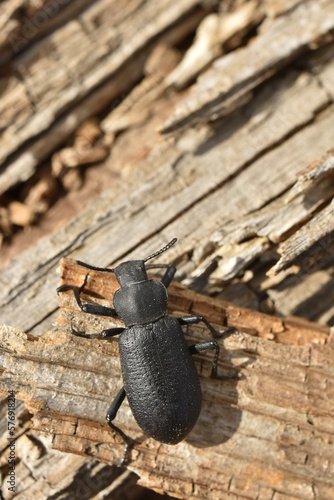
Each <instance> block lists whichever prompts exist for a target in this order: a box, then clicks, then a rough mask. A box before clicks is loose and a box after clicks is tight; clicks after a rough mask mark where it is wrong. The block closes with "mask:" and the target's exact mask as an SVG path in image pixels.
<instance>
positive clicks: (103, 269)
mask: <svg viewBox="0 0 334 500" xmlns="http://www.w3.org/2000/svg"><path fill="white" fill-rule="evenodd" d="M75 262H76V263H77V264H79V266H82V267H87V269H92V270H93V271H103V272H106V273H113V272H114V271H115V270H114V269H113V268H112V269H111V268H110V267H96V266H91V265H90V264H86V262H82V261H81V260H76V261H75Z"/></svg>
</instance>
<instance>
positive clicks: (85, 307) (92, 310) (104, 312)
mask: <svg viewBox="0 0 334 500" xmlns="http://www.w3.org/2000/svg"><path fill="white" fill-rule="evenodd" d="M87 277H88V274H87V275H86V278H85V281H84V283H83V285H81V287H80V288H79V287H77V286H73V285H62V286H59V287H58V288H57V293H58V294H59V293H60V292H67V290H73V294H74V297H75V300H76V301H77V304H78V306H79V307H80V309H81V310H82V311H83V312H86V313H89V314H96V315H99V316H117V314H116V311H115V309H114V308H113V307H105V306H101V305H99V304H83V303H82V302H81V298H80V294H81V293H82V290H83V289H84V286H85V284H86V282H87Z"/></svg>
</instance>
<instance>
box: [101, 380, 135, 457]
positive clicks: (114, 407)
mask: <svg viewBox="0 0 334 500" xmlns="http://www.w3.org/2000/svg"><path fill="white" fill-rule="evenodd" d="M125 396H126V394H125V390H124V387H122V389H121V390H120V391H119V392H118V394H117V396H116V397H115V399H114V400H113V402H112V403H111V405H110V408H109V410H108V412H107V415H106V420H107V422H108V425H109V427H111V428H112V429H113V430H114V431H115V432H116V433H117V434H119V436H121V438H122V440H123V443H124V453H123V457H122V460H121V462H120V464H119V466H120V467H122V466H123V465H124V463H125V459H126V455H127V452H128V449H129V446H130V438H128V436H127V435H126V434H124V432H123V431H121V429H119V428H118V427H117V426H116V425H115V424H113V423H112V420H114V418H115V417H116V414H117V412H118V410H119V409H120V406H121V404H122V403H123V401H124V399H125Z"/></svg>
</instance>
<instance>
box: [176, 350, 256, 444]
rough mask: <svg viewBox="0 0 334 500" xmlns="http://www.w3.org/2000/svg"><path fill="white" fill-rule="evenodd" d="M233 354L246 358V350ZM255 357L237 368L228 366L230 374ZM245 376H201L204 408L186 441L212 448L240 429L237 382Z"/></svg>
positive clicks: (249, 362)
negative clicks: (215, 377)
mask: <svg viewBox="0 0 334 500" xmlns="http://www.w3.org/2000/svg"><path fill="white" fill-rule="evenodd" d="M234 357H235V358H236V357H242V358H245V353H234ZM254 361H255V359H254V358H253V359H252V358H248V359H247V360H246V361H244V362H243V363H240V364H238V367H237V370H236V367H235V366H234V367H231V366H229V367H228V370H229V371H228V374H229V375H230V374H231V372H232V373H234V372H235V373H236V371H238V372H239V371H240V370H241V369H243V368H245V367H246V366H248V365H249V364H251V363H253V362H254ZM244 378H245V375H243V374H241V375H239V378H231V379H226V380H220V379H210V378H208V377H206V378H203V377H201V388H202V397H203V401H202V409H201V413H200V416H199V418H198V420H197V422H196V424H195V426H194V428H193V429H192V431H191V433H190V434H189V436H187V438H186V439H185V441H186V442H187V443H189V444H191V445H192V446H195V447H197V448H209V447H211V446H217V445H218V444H222V443H224V442H226V441H228V440H229V439H231V438H232V436H233V435H234V434H235V432H236V431H237V429H238V427H239V425H240V422H241V418H242V411H241V410H240V409H239V408H238V391H237V386H238V383H239V382H240V381H241V380H243V379H244Z"/></svg>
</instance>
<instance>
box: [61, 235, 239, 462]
mask: <svg viewBox="0 0 334 500" xmlns="http://www.w3.org/2000/svg"><path fill="white" fill-rule="evenodd" d="M176 241H177V240H176V238H174V239H173V240H172V241H170V242H169V243H168V245H166V246H165V247H163V248H162V249H161V250H158V251H157V252H155V253H153V254H152V255H150V256H149V257H146V258H145V259H144V260H130V261H127V262H123V263H121V264H119V265H118V266H117V267H115V268H114V269H110V268H99V267H95V266H91V265H89V264H85V263H84V262H81V261H77V263H78V264H79V265H81V266H84V267H86V268H88V269H92V270H95V271H106V272H112V273H115V276H116V278H117V280H118V282H119V284H120V288H119V289H118V290H116V292H115V294H114V299H113V305H114V308H109V307H105V306H101V305H98V304H83V303H82V301H81V299H80V293H81V292H82V290H83V288H84V286H85V284H86V281H87V278H88V274H87V275H86V279H85V282H84V284H83V285H82V286H81V287H80V288H78V287H75V286H72V285H66V284H65V285H62V286H60V287H59V288H57V293H59V292H64V291H67V290H73V293H74V296H75V299H76V301H77V303H78V306H79V307H80V309H81V310H82V311H84V312H87V313H91V314H98V315H102V316H111V317H115V316H119V317H120V318H121V319H122V320H123V322H124V324H125V327H122V328H110V329H107V330H103V331H102V332H100V333H93V334H85V333H81V332H78V331H76V330H74V329H73V328H72V333H73V334H74V335H77V336H79V337H85V338H108V337H112V336H114V335H118V334H120V337H119V350H120V361H121V369H122V376H123V382H124V387H122V389H121V390H120V391H119V393H118V394H117V396H116V397H115V399H114V401H113V402H112V404H111V406H110V408H109V410H108V413H107V415H106V418H107V422H108V424H109V426H110V427H111V428H112V429H113V430H114V431H116V432H117V433H118V434H119V435H120V436H121V437H122V439H123V441H124V444H125V449H124V454H123V458H122V461H121V465H123V464H124V462H125V457H126V453H127V450H128V446H129V438H128V437H127V436H126V435H125V434H124V432H123V431H121V430H120V429H119V428H118V427H116V425H114V424H113V423H112V421H113V420H114V418H115V417H116V414H117V411H118V409H119V408H120V406H121V404H122V402H123V401H124V398H125V396H127V398H128V401H129V404H130V408H131V410H132V413H133V415H134V417H135V419H136V421H137V423H138V425H139V426H140V427H141V429H142V430H143V431H144V432H145V434H147V435H148V436H151V437H153V438H154V439H156V440H157V441H160V442H162V443H167V444H177V443H179V442H180V441H182V440H183V439H184V438H185V437H186V436H187V435H188V434H189V432H190V431H191V429H192V428H193V426H194V425H195V423H196V421H197V419H198V416H199V413H200V410H201V403H202V395H201V387H200V382H199V377H198V374H197V370H196V367H195V363H194V360H193V358H192V355H193V354H197V353H200V352H202V351H206V350H214V351H215V357H214V361H213V365H212V372H211V376H212V377H215V378H217V363H218V356H219V345H218V342H217V341H215V340H211V341H209V342H201V343H197V344H191V345H188V344H187V343H186V341H185V338H184V334H183V331H182V328H181V326H182V325H190V324H194V323H199V322H200V321H202V322H203V323H204V324H205V325H206V326H207V328H208V329H209V331H210V332H211V334H212V336H213V337H215V338H222V337H223V336H224V337H226V336H227V335H229V334H230V333H232V332H234V331H235V328H233V327H232V328H228V329H227V330H225V332H224V333H223V334H219V333H218V332H216V330H215V329H214V328H213V326H212V325H211V324H210V323H209V322H208V321H207V320H206V319H205V318H203V317H202V316H187V317H182V318H174V317H171V316H168V312H167V300H168V295H167V287H168V285H169V284H170V282H171V281H172V279H173V277H174V274H175V272H176V268H175V267H174V266H172V265H170V264H156V265H154V264H151V265H145V262H147V261H148V260H150V259H153V258H154V257H157V256H158V255H160V254H162V253H163V252H165V251H166V250H168V248H170V247H171V246H172V245H174V243H175V242H176ZM157 268H166V272H165V274H164V276H163V277H162V279H161V281H157V280H149V279H148V277H147V274H146V269H157ZM234 377H235V376H232V377H231V376H227V377H220V378H234Z"/></svg>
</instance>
